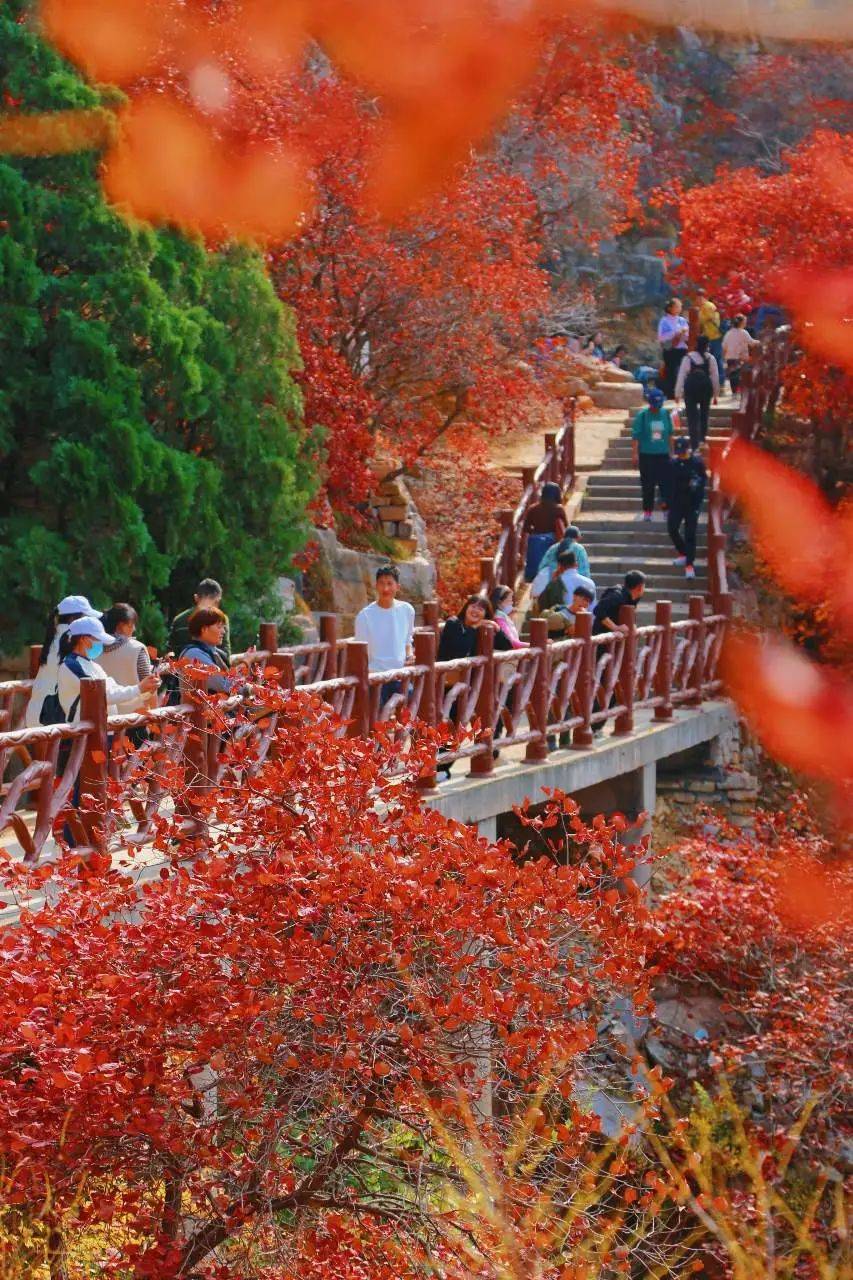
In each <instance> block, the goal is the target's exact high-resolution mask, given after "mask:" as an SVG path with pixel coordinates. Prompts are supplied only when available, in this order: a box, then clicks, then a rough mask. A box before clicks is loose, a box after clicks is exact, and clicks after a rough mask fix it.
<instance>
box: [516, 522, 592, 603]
mask: <svg viewBox="0 0 853 1280" xmlns="http://www.w3.org/2000/svg"><path fill="white" fill-rule="evenodd" d="M564 551H574V553H575V557H576V559H577V568H578V573H582V574H583V575H584V577H585V578H591V577H592V574H591V573H590V571H589V556H588V555H587V553H586V548H585V547H584V546H583V544H582V543H581V531H580V529H579V528H578V527H577V525H576V524H570V525H569V527H568V529H567V530H566V532H565V533H564V535H563V537H562V538H561V539H560V541H559V542H555V543H554V545H553V546H552V547H549V548H548V550H547V551H546V552H545V554H544V556H543V557H542V559H541V561H540V562H539V569H538V570H537V573H536V577H535V578H534V579H533V582H532V583H531V584H530V594H531V596H533V597H534V599H535V597H536V596H538V595H541V593H542V592H543V591H544V590H545V588H546V587H547V585H548V583H549V582H550V581H551V578H552V577H553V574H554V570H555V569H556V567H557V556H559V555H562V553H563V552H564Z"/></svg>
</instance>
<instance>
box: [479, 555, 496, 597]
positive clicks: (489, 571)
mask: <svg viewBox="0 0 853 1280" xmlns="http://www.w3.org/2000/svg"><path fill="white" fill-rule="evenodd" d="M480 582H481V583H482V584H483V586H484V587H485V589H486V591H487V592H489V591H492V590H493V589H494V587H495V586H496V585H497V584H496V582H495V562H494V560H493V559H491V558H490V557H489V556H481V557H480Z"/></svg>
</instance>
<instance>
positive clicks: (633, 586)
mask: <svg viewBox="0 0 853 1280" xmlns="http://www.w3.org/2000/svg"><path fill="white" fill-rule="evenodd" d="M645 589H646V575H645V574H644V573H643V572H642V570H641V569H629V570H628V572H627V573H626V574H625V581H624V583H623V585H622V586H621V587H608V588H607V590H606V591H604V592H602V595H601V599H600V600H599V602H598V604H597V605H596V606H595V609H594V610H593V624H592V634H593V635H594V636H600V635H602V633H603V632H605V631H624V630H625V628H624V627H623V625H622V624H621V623H620V621H619V611H620V609H621V608H622V606H623V605H625V604H627V605H630V606H631V607H632V608H635V607H636V604H637V601H638V600H639V599H640V597H641V595H642V594H643V592H644V591H645Z"/></svg>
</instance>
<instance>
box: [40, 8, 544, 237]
mask: <svg viewBox="0 0 853 1280" xmlns="http://www.w3.org/2000/svg"><path fill="white" fill-rule="evenodd" d="M542 9H543V5H542V3H541V2H540V0H534V2H533V3H531V4H527V5H522V6H518V7H517V11H516V10H512V11H509V9H508V7H507V6H501V5H499V4H496V3H495V2H494V0H409V2H408V3H406V4H402V3H399V0H362V3H360V4H359V5H358V6H352V5H351V4H346V3H342V2H341V0H321V2H319V3H316V4H314V5H311V6H307V5H304V6H303V5H301V4H296V5H293V4H284V3H276V2H275V0H226V3H224V4H219V5H216V6H213V5H199V6H195V7H192V8H189V7H185V6H184V5H182V4H179V3H177V2H176V0H169V2H167V3H160V4H152V3H150V0H145V2H144V3H141V4H139V3H137V0H133V2H131V0H68V3H66V0H45V2H44V3H43V5H42V10H41V12H42V18H43V21H44V25H45V29H46V31H47V33H48V35H49V36H50V38H51V39H52V40H53V41H54V42H55V43H56V44H57V45H58V47H59V48H60V49H61V50H62V51H63V52H64V53H65V54H66V55H67V56H68V57H70V58H71V59H73V60H74V61H75V62H77V63H78V64H79V65H80V66H81V67H82V68H83V69H84V71H85V72H86V73H87V74H88V75H89V76H90V77H92V78H93V79H94V80H102V81H111V82H116V83H118V84H121V85H123V86H126V87H127V88H128V89H129V91H130V97H131V101H130V105H129V106H128V108H127V109H126V111H125V112H124V113H123V120H124V128H123V130H122V132H121V135H120V137H119V139H118V141H117V143H116V144H115V146H114V147H113V148H112V149H111V150H110V152H109V154H108V156H107V162H106V187H107V191H108V194H109V195H110V196H111V197H112V198H113V199H114V200H116V201H117V202H118V203H120V204H123V205H124V206H125V207H126V208H127V209H128V210H129V211H130V212H131V213H134V214H136V215H137V216H140V217H143V218H146V219H150V220H165V221H174V222H177V223H179V224H181V225H184V226H188V227H192V228H194V229H197V230H199V231H201V232H202V233H203V234H205V235H208V236H215V235H217V234H220V235H221V234H223V233H227V234H234V235H238V236H245V237H248V238H253V239H258V240H264V241H266V240H270V239H273V238H275V237H276V236H278V237H281V238H283V237H287V236H289V235H291V234H292V232H293V230H294V227H295V225H296V222H297V221H298V220H299V218H300V216H301V215H302V214H303V213H304V212H306V211H307V208H308V206H310V203H311V199H310V193H309V192H308V190H307V185H306V179H305V176H304V169H305V166H304V165H303V164H302V162H301V161H300V160H299V158H298V157H296V156H295V155H293V154H292V153H289V152H288V151H287V150H286V148H285V147H284V145H283V143H282V141H281V138H280V137H277V138H271V139H269V140H268V141H267V142H266V143H264V144H262V146H261V149H258V147H259V145H261V144H258V142H257V137H256V129H257V127H258V125H259V122H260V120H261V117H262V115H263V108H264V103H265V99H266V98H268V97H269V94H270V93H271V92H274V89H275V84H276V83H277V82H278V81H279V80H280V78H281V76H282V75H283V74H285V73H287V72H288V71H289V70H291V69H292V67H293V65H294V63H295V61H296V60H297V59H298V58H300V57H304V56H305V55H306V52H307V51H308V49H309V48H310V46H311V44H312V42H313V43H316V44H317V45H319V46H320V48H321V49H322V50H323V51H324V52H325V53H326V54H327V55H328V56H329V57H330V58H331V59H332V60H333V62H334V63H335V65H336V66H337V67H338V68H339V69H340V70H341V71H342V72H343V74H344V75H346V76H352V77H353V78H354V79H355V80H356V81H357V82H358V83H359V84H360V85H362V87H363V88H365V89H366V90H367V91H368V92H369V93H371V94H373V95H376V97H377V98H378V99H379V102H380V105H381V117H382V120H383V125H384V127H383V136H382V138H381V140H380V143H379V146H378V148H377V151H376V155H375V158H374V162H373V166H372V173H371V180H370V181H369V182H368V184H367V185H366V188H365V191H366V193H367V201H368V203H369V204H370V205H371V206H372V207H373V208H375V209H376V210H378V211H379V212H381V213H382V214H384V215H386V216H391V217H396V216H398V215H400V214H401V213H403V212H404V211H405V209H406V208H407V207H408V206H409V205H410V204H411V203H412V202H413V201H415V200H417V199H418V198H419V197H420V196H422V195H424V194H426V193H427V192H429V191H431V190H434V189H435V188H436V187H437V186H439V185H440V184H441V183H442V182H443V181H444V180H445V179H446V178H447V177H448V175H449V174H450V173H451V172H452V170H453V168H454V167H455V165H456V164H457V163H458V162H459V161H460V160H462V159H464V157H465V156H466V154H467V152H468V149H469V148H470V147H471V146H472V145H474V144H475V143H477V142H478V141H480V140H481V139H482V138H484V137H485V136H486V135H487V134H488V132H489V131H490V130H491V129H492V128H493V127H494V126H495V124H496V123H497V121H498V119H499V117H500V116H501V114H502V113H503V112H504V110H505V109H506V108H507V106H508V104H509V102H510V100H511V98H512V95H513V94H514V93H515V92H516V91H517V90H519V89H520V88H521V87H522V85H523V83H524V81H525V80H526V79H527V78H528V77H529V75H530V74H531V72H532V70H533V68H534V65H535V58H536V53H537V50H538V47H539V39H540V31H539V24H538V19H539V16H540V13H541V12H542ZM484 31H488V39H487V40H484V39H483V33H484ZM140 82H142V84H140ZM140 87H141V88H142V94H141V96H140V97H135V91H137V90H139V89H140ZM152 92H156V95H157V96H156V99H153V98H152V96H151V95H152ZM171 134H174V135H175V136H174V137H170V135H171ZM252 144H254V145H252ZM247 146H248V151H249V154H248V156H247V154H246V151H247Z"/></svg>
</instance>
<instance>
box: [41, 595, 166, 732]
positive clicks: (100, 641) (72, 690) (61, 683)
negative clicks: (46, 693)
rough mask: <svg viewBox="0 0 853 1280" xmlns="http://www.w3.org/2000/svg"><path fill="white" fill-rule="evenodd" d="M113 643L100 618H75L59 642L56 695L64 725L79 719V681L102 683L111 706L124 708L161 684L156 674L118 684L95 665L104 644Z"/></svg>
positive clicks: (153, 691) (152, 691) (113, 639)
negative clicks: (101, 681)
mask: <svg viewBox="0 0 853 1280" xmlns="http://www.w3.org/2000/svg"><path fill="white" fill-rule="evenodd" d="M114 642H115V637H114V636H111V635H110V634H109V632H107V631H105V630H104V627H103V625H102V623H101V621H100V619H99V618H78V619H77V621H76V622H72V623H71V625H70V626H69V628H68V630H67V631H66V632H65V634H64V635H63V637H62V639H61V640H60V642H59V657H60V663H59V672H58V675H57V685H56V692H57V697H58V699H59V705H60V706H61V708H62V712H63V715H64V717H65V720H66V721H67V723H69V724H73V723H74V722H75V721H77V720H79V719H80V682H81V680H84V679H89V680H103V681H104V683H105V685H106V698H107V702H108V704H109V705H110V706H116V707H126V706H127V705H128V704H130V705H132V704H133V703H134V702H136V701H137V699H138V698H140V697H144V696H145V695H146V694H150V693H156V691H157V686H158V684H159V683H160V679H159V676H157V675H153V674H152V675H149V676H145V678H144V679H142V680H137V681H135V682H134V683H132V684H119V683H118V681H116V680H113V678H112V676H108V675H107V673H106V671H104V669H103V667H101V666H99V665H98V662H97V661H96V659H97V658H99V657H100V655H101V652H102V651H103V647H104V645H105V644H113V643H114Z"/></svg>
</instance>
